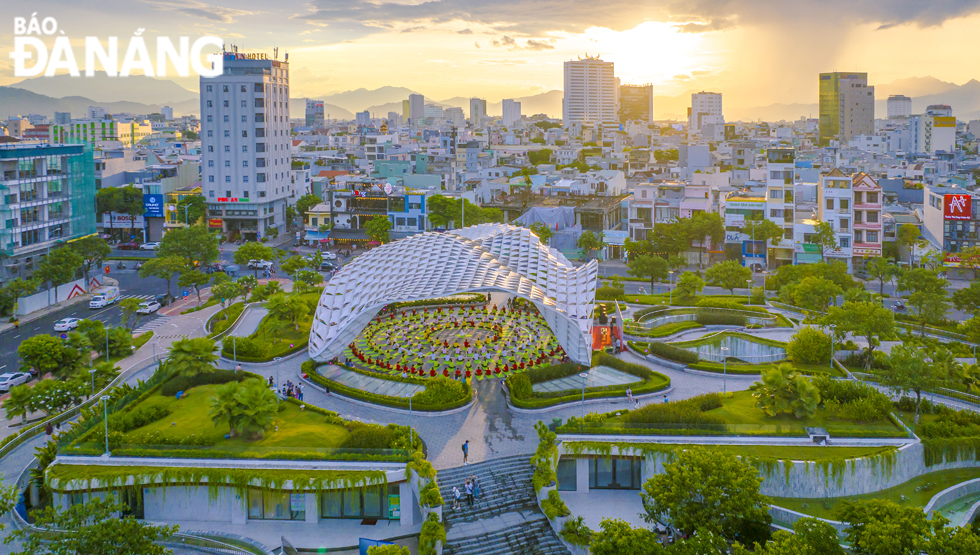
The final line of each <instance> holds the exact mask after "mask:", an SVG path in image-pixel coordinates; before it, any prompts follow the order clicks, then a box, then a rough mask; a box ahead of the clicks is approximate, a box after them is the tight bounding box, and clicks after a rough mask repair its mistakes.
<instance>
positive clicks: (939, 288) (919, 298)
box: [897, 268, 949, 332]
mask: <svg viewBox="0 0 980 555" xmlns="http://www.w3.org/2000/svg"><path fill="white" fill-rule="evenodd" d="M948 285H949V282H948V281H946V278H942V277H939V272H937V271H936V270H927V269H925V268H911V269H908V270H905V271H903V272H902V273H901V275H899V277H898V286H897V289H898V290H899V291H909V292H911V293H912V294H911V295H909V304H910V305H912V307H913V308H915V313H916V315H917V316H918V317H919V324H921V326H922V331H923V332H924V331H925V325H926V323H927V322H940V321H942V320H943V319H945V318H946V313H947V312H948V311H949V301H948V300H947V298H946V287H947V286H948Z"/></svg>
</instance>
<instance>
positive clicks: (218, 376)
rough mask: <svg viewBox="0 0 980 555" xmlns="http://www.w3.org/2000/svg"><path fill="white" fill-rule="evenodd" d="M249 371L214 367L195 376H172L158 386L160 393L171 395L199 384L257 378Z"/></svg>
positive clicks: (166, 395)
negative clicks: (210, 370) (212, 369)
mask: <svg viewBox="0 0 980 555" xmlns="http://www.w3.org/2000/svg"><path fill="white" fill-rule="evenodd" d="M258 377H259V376H258V375H256V374H252V373H251V372H235V371H234V370H221V369H215V370H214V371H212V372H208V373H205V374H198V375H196V376H174V377H172V378H170V379H169V380H167V381H166V382H164V384H163V385H162V386H160V394H161V395H163V396H164V397H173V396H174V395H176V394H177V392H178V391H188V390H190V389H191V388H192V387H197V386H199V385H210V384H223V383H228V382H232V381H234V382H243V381H245V380H247V379H248V378H258Z"/></svg>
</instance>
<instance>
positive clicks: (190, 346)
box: [167, 337, 218, 377]
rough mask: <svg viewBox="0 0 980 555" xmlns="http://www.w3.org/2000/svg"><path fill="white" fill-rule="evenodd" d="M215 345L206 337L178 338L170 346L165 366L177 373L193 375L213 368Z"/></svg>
mask: <svg viewBox="0 0 980 555" xmlns="http://www.w3.org/2000/svg"><path fill="white" fill-rule="evenodd" d="M217 350H218V347H217V345H215V342H214V341H213V340H211V339H208V338H206V337H196V338H192V339H178V340H177V341H174V342H173V344H172V345H171V346H170V354H169V356H167V367H168V368H169V369H170V370H171V371H172V372H174V373H175V374H177V375H180V376H187V377H194V376H197V375H200V374H207V373H209V372H211V371H213V370H214V368H215V366H214V363H215V362H217V360H218V355H216V354H214V353H215V351H217Z"/></svg>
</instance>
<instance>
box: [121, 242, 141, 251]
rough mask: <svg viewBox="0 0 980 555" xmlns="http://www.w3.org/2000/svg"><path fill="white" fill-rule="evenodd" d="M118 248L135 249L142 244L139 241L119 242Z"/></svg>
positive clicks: (123, 249)
mask: <svg viewBox="0 0 980 555" xmlns="http://www.w3.org/2000/svg"><path fill="white" fill-rule="evenodd" d="M116 248H117V249H119V250H121V251H135V250H139V248H140V246H139V243H136V242H134V241H130V242H128V243H119V244H118V245H116Z"/></svg>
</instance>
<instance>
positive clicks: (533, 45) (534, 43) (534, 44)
mask: <svg viewBox="0 0 980 555" xmlns="http://www.w3.org/2000/svg"><path fill="white" fill-rule="evenodd" d="M554 49H555V47H554V45H552V44H550V43H547V42H544V41H539V40H534V39H530V40H528V41H527V42H525V43H524V50H554Z"/></svg>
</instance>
